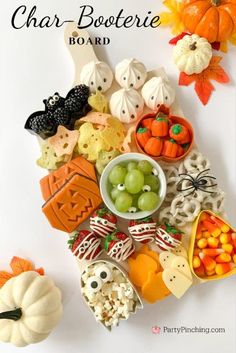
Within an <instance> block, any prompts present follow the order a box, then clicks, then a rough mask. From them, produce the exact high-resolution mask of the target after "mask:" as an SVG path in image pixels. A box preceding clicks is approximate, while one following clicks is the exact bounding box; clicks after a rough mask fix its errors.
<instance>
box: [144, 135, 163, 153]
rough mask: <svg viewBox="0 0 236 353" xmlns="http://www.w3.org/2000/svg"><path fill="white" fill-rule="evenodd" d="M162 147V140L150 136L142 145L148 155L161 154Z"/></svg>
mask: <svg viewBox="0 0 236 353" xmlns="http://www.w3.org/2000/svg"><path fill="white" fill-rule="evenodd" d="M162 148H163V141H162V140H161V139H160V137H151V138H150V139H149V140H148V142H147V143H146V145H145V146H144V151H145V152H146V153H147V154H149V155H150V156H153V157H159V156H160V155H161V152H162Z"/></svg>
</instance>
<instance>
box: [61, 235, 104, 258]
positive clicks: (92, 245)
mask: <svg viewBox="0 0 236 353" xmlns="http://www.w3.org/2000/svg"><path fill="white" fill-rule="evenodd" d="M68 244H69V248H70V249H71V251H72V253H73V255H75V256H76V257H78V259H80V260H95V259H96V258H97V257H98V256H99V255H100V254H101V253H102V251H103V250H102V247H101V239H99V238H98V237H97V236H96V235H95V234H94V233H93V232H90V231H89V230H80V231H78V232H75V233H74V235H73V236H72V237H71V238H70V239H69V241H68Z"/></svg>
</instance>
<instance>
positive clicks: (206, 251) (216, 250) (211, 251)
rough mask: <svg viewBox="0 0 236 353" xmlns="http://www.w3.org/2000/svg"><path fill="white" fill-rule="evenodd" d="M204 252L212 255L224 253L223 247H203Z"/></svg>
mask: <svg viewBox="0 0 236 353" xmlns="http://www.w3.org/2000/svg"><path fill="white" fill-rule="evenodd" d="M202 252H203V254H205V255H208V256H210V257H215V256H218V255H219V254H221V253H223V252H224V250H223V249H202Z"/></svg>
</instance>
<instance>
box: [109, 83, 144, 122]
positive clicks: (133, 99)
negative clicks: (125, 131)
mask: <svg viewBox="0 0 236 353" xmlns="http://www.w3.org/2000/svg"><path fill="white" fill-rule="evenodd" d="M143 106H144V101H143V98H142V96H141V95H140V94H139V93H138V92H137V91H136V90H135V89H133V88H128V89H125V88H122V89H120V90H119V91H116V92H114V93H113V94H112V96H111V99H110V111H111V114H112V115H113V116H115V117H116V118H118V119H119V120H120V121H121V122H122V123H127V124H129V123H133V122H134V121H136V120H137V119H138V118H139V117H140V115H141V114H142V112H143Z"/></svg>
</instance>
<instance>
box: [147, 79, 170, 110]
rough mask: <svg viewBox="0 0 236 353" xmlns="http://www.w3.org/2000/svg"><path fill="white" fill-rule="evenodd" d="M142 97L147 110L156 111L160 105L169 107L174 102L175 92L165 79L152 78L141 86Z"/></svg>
mask: <svg viewBox="0 0 236 353" xmlns="http://www.w3.org/2000/svg"><path fill="white" fill-rule="evenodd" d="M142 96H143V98H144V100H145V104H146V105H147V106H148V108H150V109H152V110H156V109H158V108H159V107H160V105H162V104H164V105H165V106H166V107H170V106H171V104H172V103H173V102H174V100H175V90H174V88H173V87H172V86H171V84H170V82H169V81H168V80H167V79H163V78H162V77H152V78H151V79H150V80H149V81H147V82H146V83H145V85H144V86H143V88H142Z"/></svg>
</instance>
